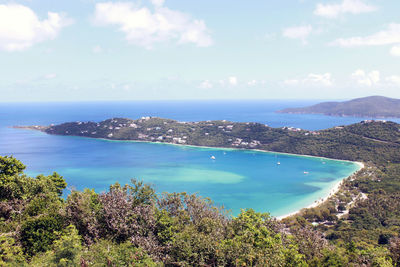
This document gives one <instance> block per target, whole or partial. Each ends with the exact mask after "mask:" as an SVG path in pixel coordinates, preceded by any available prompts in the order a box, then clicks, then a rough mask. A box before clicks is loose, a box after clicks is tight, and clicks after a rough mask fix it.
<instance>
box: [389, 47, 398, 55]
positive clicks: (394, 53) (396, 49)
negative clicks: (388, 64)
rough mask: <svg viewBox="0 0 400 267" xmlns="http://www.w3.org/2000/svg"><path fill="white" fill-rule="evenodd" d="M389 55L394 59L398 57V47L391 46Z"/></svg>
mask: <svg viewBox="0 0 400 267" xmlns="http://www.w3.org/2000/svg"><path fill="white" fill-rule="evenodd" d="M390 54H391V55H392V56H395V57H400V45H397V46H393V47H392V49H391V50H390Z"/></svg>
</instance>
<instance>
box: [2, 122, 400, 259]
mask: <svg viewBox="0 0 400 267" xmlns="http://www.w3.org/2000/svg"><path fill="white" fill-rule="evenodd" d="M122 120H123V119H112V120H107V121H104V122H101V123H82V122H75V123H70V124H62V125H58V126H49V127H41V126H34V127H30V128H33V129H39V130H42V131H45V132H47V133H50V134H64V135H80V136H88V135H97V136H96V137H101V136H99V134H102V135H103V134H107V135H110V133H112V134H113V135H112V136H110V137H108V138H109V139H114V138H118V139H122V140H126V139H129V138H138V137H139V136H141V137H142V138H144V139H143V141H147V140H151V138H157V136H162V137H164V136H170V137H171V138H170V139H167V140H165V139H162V140H160V141H164V142H175V141H176V142H178V143H185V144H196V145H210V146H222V147H241V148H257V149H265V150H271V151H277V152H290V153H296V154H308V155H315V156H325V157H330V158H335V159H346V160H354V161H362V162H364V163H365V168H363V169H362V170H361V171H360V172H358V173H357V174H355V175H353V176H352V177H349V178H348V179H346V180H345V181H344V183H343V185H342V187H341V189H340V191H339V192H337V193H336V194H335V195H333V196H331V197H330V198H329V200H328V201H326V202H324V203H323V204H321V205H320V206H318V207H317V208H312V209H304V210H302V211H300V213H298V214H296V215H295V216H292V217H289V218H285V219H283V220H281V221H278V220H276V219H275V218H272V217H270V216H269V214H261V213H257V212H256V211H253V210H251V209H250V210H243V211H242V212H241V213H240V214H239V215H238V216H237V217H234V216H232V215H231V214H230V213H229V212H228V211H226V210H224V209H223V208H221V207H216V206H215V205H213V203H212V202H211V200H208V199H204V198H202V197H200V196H197V195H189V194H186V193H171V194H167V193H165V194H163V195H157V194H155V192H154V190H153V188H152V187H151V186H149V185H147V184H143V183H142V182H140V181H137V180H133V181H132V183H131V184H130V185H119V184H115V185H111V186H110V188H109V190H108V191H107V192H105V193H101V194H98V193H96V192H94V191H93V190H90V189H86V190H85V191H83V192H80V191H74V192H71V193H69V194H68V196H67V198H66V199H64V198H63V197H62V194H63V190H64V189H65V188H66V183H65V180H64V179H63V178H62V177H61V176H60V175H58V174H56V173H54V174H53V175H50V176H43V175H40V176H38V177H34V178H31V177H27V176H26V175H24V174H23V170H24V168H25V166H24V165H23V164H22V163H21V162H19V161H18V160H17V159H15V158H12V157H1V158H0V198H1V199H0V218H1V223H0V231H1V235H0V242H1V250H0V255H1V256H0V265H4V266H7V265H8V266H15V265H17V266H21V265H22V266H23V265H24V264H25V265H29V266H79V265H80V266H400V193H399V192H400V190H399V189H400V153H399V152H400V150H399V148H400V147H399V146H400V130H399V129H400V125H399V124H396V123H393V122H383V121H366V122H362V123H357V124H353V125H349V126H340V127H334V128H332V129H327V130H321V131H317V132H313V131H305V130H301V129H292V128H282V129H275V128H271V127H268V126H266V125H262V124H257V123H230V122H225V121H215V122H202V123H179V122H176V121H172V120H163V119H157V118H143V119H141V120H137V121H131V120H126V119H124V120H126V121H122ZM110 124H113V126H110ZM124 124H125V125H127V126H124ZM133 124H134V125H135V126H132V125H133ZM120 125H122V126H120ZM160 125H161V126H160ZM88 127H93V128H92V129H88ZM110 127H112V129H110ZM116 127H119V129H115V128H116ZM99 128H104V129H105V130H104V132H100V133H99V131H97V130H98V129H99ZM193 129H194V130H193ZM170 130H171V131H170ZM85 131H87V132H85ZM110 131H111V132H110ZM143 131H147V134H146V136H143V134H144V133H143ZM82 132H83V133H82ZM93 133H94V134H93ZM191 133H192V134H191ZM205 133H208V135H206V134H205ZM139 134H142V135H139ZM178 136H179V137H178ZM184 137H186V138H184ZM174 138H175V139H174ZM177 138H180V139H177ZM160 139H161V138H160ZM237 139H240V142H237ZM179 140H181V141H179ZM182 140H185V142H182ZM229 140H231V141H229ZM243 143H244V145H243ZM250 144H253V146H250ZM236 145H237V146H236Z"/></svg>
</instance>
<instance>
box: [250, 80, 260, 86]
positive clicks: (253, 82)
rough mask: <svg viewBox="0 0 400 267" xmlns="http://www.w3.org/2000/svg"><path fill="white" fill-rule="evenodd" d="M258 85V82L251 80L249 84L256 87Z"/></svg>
mask: <svg viewBox="0 0 400 267" xmlns="http://www.w3.org/2000/svg"><path fill="white" fill-rule="evenodd" d="M257 84H258V82H257V81H256V80H251V81H248V82H247V85H248V86H256V85H257Z"/></svg>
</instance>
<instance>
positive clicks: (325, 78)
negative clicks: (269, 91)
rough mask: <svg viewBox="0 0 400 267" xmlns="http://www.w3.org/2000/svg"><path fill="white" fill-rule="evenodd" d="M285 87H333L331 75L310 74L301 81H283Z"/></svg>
mask: <svg viewBox="0 0 400 267" xmlns="http://www.w3.org/2000/svg"><path fill="white" fill-rule="evenodd" d="M283 83H284V84H285V85H288V86H297V85H307V86H323V87H330V86H332V85H333V80H332V74H331V73H324V74H314V73H310V74H308V75H307V77H305V78H303V79H288V80H285V81H283Z"/></svg>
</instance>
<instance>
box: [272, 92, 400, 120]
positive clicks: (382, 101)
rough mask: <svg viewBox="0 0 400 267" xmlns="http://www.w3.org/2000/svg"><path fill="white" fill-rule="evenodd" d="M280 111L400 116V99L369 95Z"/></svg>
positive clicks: (331, 114)
mask: <svg viewBox="0 0 400 267" xmlns="http://www.w3.org/2000/svg"><path fill="white" fill-rule="evenodd" d="M277 112H278V113H292V114H323V115H328V116H351V117H370V118H400V99H394V98H388V97H383V96H369V97H364V98H357V99H353V100H350V101H345V102H323V103H319V104H316V105H313V106H309V107H302V108H287V109H283V110H279V111H277Z"/></svg>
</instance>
